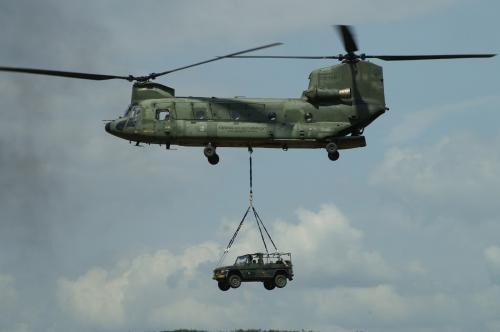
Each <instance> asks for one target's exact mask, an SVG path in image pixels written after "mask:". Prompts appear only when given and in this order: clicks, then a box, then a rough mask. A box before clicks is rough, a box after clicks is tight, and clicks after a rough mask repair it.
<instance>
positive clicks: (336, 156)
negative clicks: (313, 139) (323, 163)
mask: <svg viewBox="0 0 500 332" xmlns="http://www.w3.org/2000/svg"><path fill="white" fill-rule="evenodd" d="M339 157H340V153H339V152H338V151H335V152H333V153H328V159H330V160H331V161H335V160H338V159H339Z"/></svg>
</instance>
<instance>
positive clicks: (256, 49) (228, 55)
mask: <svg viewBox="0 0 500 332" xmlns="http://www.w3.org/2000/svg"><path fill="white" fill-rule="evenodd" d="M278 45H283V43H272V44H267V45H263V46H259V47H254V48H250V49H248V50H244V51H239V52H235V53H230V54H226V55H222V56H218V57H215V58H213V59H210V60H205V61H201V62H197V63H193V64H192V65H187V66H183V67H179V68H175V69H171V70H167V71H164V72H161V73H153V74H151V75H150V78H152V79H155V78H157V77H158V76H162V75H166V74H170V73H173V72H176V71H179V70H183V69H187V68H191V67H195V66H199V65H203V64H205V63H209V62H213V61H217V60H222V59H225V58H231V57H234V56H236V55H239V54H244V53H249V52H254V51H258V50H262V49H264V48H269V47H274V46H278Z"/></svg>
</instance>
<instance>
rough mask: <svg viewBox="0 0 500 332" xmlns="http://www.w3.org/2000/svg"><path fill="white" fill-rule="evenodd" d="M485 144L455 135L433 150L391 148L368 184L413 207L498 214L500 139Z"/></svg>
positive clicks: (448, 137) (468, 137)
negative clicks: (445, 207)
mask: <svg viewBox="0 0 500 332" xmlns="http://www.w3.org/2000/svg"><path fill="white" fill-rule="evenodd" d="M483 140H484V139H483ZM483 140H482V139H481V138H478V137H476V136H472V135H467V134H459V135H458V134H457V135H453V136H445V137H443V138H441V139H440V140H439V141H438V142H436V143H435V144H434V145H431V146H418V147H407V148H401V147H394V148H391V149H390V150H389V151H388V152H387V153H386V154H385V156H384V159H383V161H382V162H381V163H380V164H379V165H378V166H377V167H376V168H375V169H374V171H373V172H372V174H371V175H370V184H371V185H375V186H377V187H379V188H382V189H385V190H386V191H387V192H388V193H390V194H392V195H394V196H395V197H397V199H398V200H404V201H406V202H407V203H412V204H413V205H414V204H420V203H422V202H425V203H426V204H429V203H432V204H440V205H443V204H446V205H449V206H454V208H453V209H450V210H449V211H453V210H456V209H461V208H463V207H471V206H475V207H478V206H480V207H481V210H484V211H488V210H492V209H493V210H495V211H497V212H498V209H497V204H496V199H495V197H498V196H499V195H500V191H499V190H500V189H499V188H500V178H499V177H498V176H497V174H498V172H499V171H500V152H499V151H498V149H496V145H497V144H495V142H498V141H499V137H493V138H488V144H484V141H483ZM456 202H461V205H457V204H456ZM475 210H478V209H477V208H476V209H475ZM484 211H483V212H484Z"/></svg>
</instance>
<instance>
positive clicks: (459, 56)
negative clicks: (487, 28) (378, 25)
mask: <svg viewBox="0 0 500 332" xmlns="http://www.w3.org/2000/svg"><path fill="white" fill-rule="evenodd" d="M495 55H496V54H429V55H365V56H364V58H376V59H380V60H384V61H410V60H440V59H469V58H472V59H473V58H491V57H494V56H495Z"/></svg>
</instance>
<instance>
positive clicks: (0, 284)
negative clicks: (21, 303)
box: [0, 274, 18, 322]
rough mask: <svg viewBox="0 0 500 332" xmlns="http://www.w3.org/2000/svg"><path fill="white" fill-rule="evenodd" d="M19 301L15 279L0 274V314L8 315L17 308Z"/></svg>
mask: <svg viewBox="0 0 500 332" xmlns="http://www.w3.org/2000/svg"><path fill="white" fill-rule="evenodd" d="M17 300H18V294H17V290H16V288H15V279H14V277H12V276H10V275H7V274H0V312H4V313H6V312H8V311H10V310H12V309H13V308H14V307H15V306H16V304H17ZM0 322H1V320H0Z"/></svg>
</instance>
